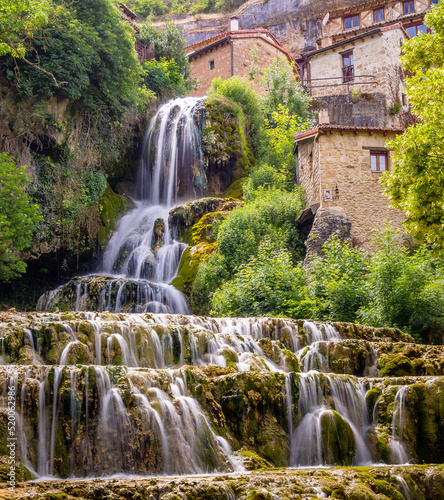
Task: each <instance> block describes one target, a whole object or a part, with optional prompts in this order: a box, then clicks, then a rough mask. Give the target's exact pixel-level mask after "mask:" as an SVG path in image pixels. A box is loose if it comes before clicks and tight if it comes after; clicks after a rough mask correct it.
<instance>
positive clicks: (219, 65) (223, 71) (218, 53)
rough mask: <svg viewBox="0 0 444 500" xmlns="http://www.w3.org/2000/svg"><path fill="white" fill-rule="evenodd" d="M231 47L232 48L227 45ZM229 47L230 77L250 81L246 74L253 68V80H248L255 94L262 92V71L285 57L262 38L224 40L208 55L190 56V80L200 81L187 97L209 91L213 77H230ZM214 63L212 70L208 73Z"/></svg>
mask: <svg viewBox="0 0 444 500" xmlns="http://www.w3.org/2000/svg"><path fill="white" fill-rule="evenodd" d="M230 44H232V45H230ZM231 47H232V48H233V49H232V50H233V75H237V76H241V77H243V78H246V79H249V72H250V70H251V68H252V67H253V65H254V66H255V67H256V71H255V79H254V80H252V81H251V84H252V87H253V89H254V90H256V91H257V92H260V93H263V92H264V89H263V87H261V86H260V85H259V81H260V79H261V76H262V72H261V70H262V69H263V68H265V67H267V66H269V65H270V64H272V62H273V61H275V60H276V59H278V58H279V57H285V59H286V60H287V57H286V55H285V53H284V52H283V51H282V50H280V49H279V48H278V47H277V46H276V45H275V44H274V43H271V42H270V41H269V40H267V39H266V37H265V36H254V35H253V36H251V35H250V36H245V35H241V34H239V35H234V36H233V37H232V39H231V42H229V41H226V42H223V43H221V44H219V45H216V46H215V47H214V48H213V49H211V50H209V51H208V52H202V53H200V54H197V55H196V56H191V57H190V62H191V67H192V69H191V77H192V78H196V79H197V80H199V86H198V88H197V89H196V90H195V91H193V92H192V93H191V94H190V95H192V96H204V95H206V93H207V91H208V89H209V88H210V85H211V81H212V80H213V78H216V77H221V78H222V79H223V80H225V79H227V78H230V76H232V75H231ZM256 49H257V51H258V58H257V62H256V63H255V62H254V61H253V56H252V54H253V51H254V50H256ZM211 61H213V63H214V69H212V70H210V62H211Z"/></svg>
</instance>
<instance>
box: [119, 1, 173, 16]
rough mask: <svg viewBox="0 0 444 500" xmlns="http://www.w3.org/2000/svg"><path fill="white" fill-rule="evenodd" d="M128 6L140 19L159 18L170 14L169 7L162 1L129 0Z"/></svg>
mask: <svg viewBox="0 0 444 500" xmlns="http://www.w3.org/2000/svg"><path fill="white" fill-rule="evenodd" d="M126 4H127V5H128V7H129V8H130V9H132V10H133V11H134V12H135V13H136V14H137V15H138V16H140V17H148V16H155V17H157V16H161V15H163V14H166V13H167V12H168V7H167V6H166V5H165V3H164V2H162V0H129V1H127V2H126Z"/></svg>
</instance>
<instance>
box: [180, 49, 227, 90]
mask: <svg viewBox="0 0 444 500" xmlns="http://www.w3.org/2000/svg"><path fill="white" fill-rule="evenodd" d="M210 61H214V69H212V70H210ZM190 62H191V78H197V79H198V80H199V86H198V88H197V89H196V90H194V91H193V92H191V93H190V94H189V95H191V96H204V95H206V93H207V91H208V89H209V88H210V85H211V81H212V80H213V78H216V77H218V76H219V77H220V78H222V80H226V79H227V78H230V76H231V47H230V44H229V43H228V42H227V43H224V44H223V45H222V44H220V45H217V46H216V47H215V48H214V49H213V50H210V51H208V52H205V53H203V54H201V55H199V56H198V57H195V58H193V59H192V60H191V61H190Z"/></svg>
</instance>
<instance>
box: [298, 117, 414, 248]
mask: <svg viewBox="0 0 444 500" xmlns="http://www.w3.org/2000/svg"><path fill="white" fill-rule="evenodd" d="M401 132H402V130H401V129H398V130H397V129H393V128H383V127H348V126H339V125H329V124H326V125H318V126H317V127H315V128H313V129H311V130H308V131H305V132H301V133H299V134H297V135H296V136H295V154H296V157H297V178H298V183H300V184H302V185H303V186H304V189H305V196H306V206H307V212H309V213H311V215H312V218H313V216H314V215H315V213H316V211H317V210H318V209H319V208H326V207H340V208H342V211H343V212H344V213H345V214H346V215H347V216H348V217H349V219H350V220H351V223H352V238H353V243H354V244H356V245H359V246H364V247H366V248H369V246H370V242H371V240H372V238H373V236H374V230H375V229H381V228H382V227H383V222H384V221H385V220H387V221H390V222H391V223H392V225H393V226H394V227H397V228H400V227H401V225H402V221H403V220H404V215H403V213H402V212H401V211H399V210H396V209H394V208H391V207H390V206H389V204H388V199H387V198H386V197H385V196H384V195H383V194H382V189H383V187H382V184H381V183H380V176H381V174H382V173H383V172H384V171H386V170H390V168H391V161H392V160H391V152H390V151H389V150H388V149H387V147H386V142H387V140H390V139H393V138H394V137H395V136H396V134H397V133H401Z"/></svg>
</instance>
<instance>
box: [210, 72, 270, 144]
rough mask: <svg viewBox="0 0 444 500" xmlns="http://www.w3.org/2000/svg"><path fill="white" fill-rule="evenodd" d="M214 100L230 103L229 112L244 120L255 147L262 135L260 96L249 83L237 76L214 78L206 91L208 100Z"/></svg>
mask: <svg viewBox="0 0 444 500" xmlns="http://www.w3.org/2000/svg"><path fill="white" fill-rule="evenodd" d="M215 100H219V101H220V100H223V101H224V102H225V103H227V104H229V105H231V106H230V107H231V112H232V113H233V114H236V115H237V116H238V119H239V120H241V121H243V120H245V121H246V123H247V127H246V129H247V132H248V135H249V136H250V137H251V140H252V142H253V145H254V146H255V149H257V148H258V145H259V143H260V140H261V136H262V131H261V124H262V123H263V115H262V110H261V106H260V98H259V96H258V94H257V93H256V92H254V90H253V89H252V88H251V86H250V84H249V83H248V82H247V81H246V80H245V79H244V78H241V77H239V76H233V77H231V78H229V79H227V80H222V78H220V77H218V78H214V79H213V81H212V82H211V87H210V89H209V91H208V102H209V103H210V104H211V102H213V101H215ZM239 108H240V109H239Z"/></svg>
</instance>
